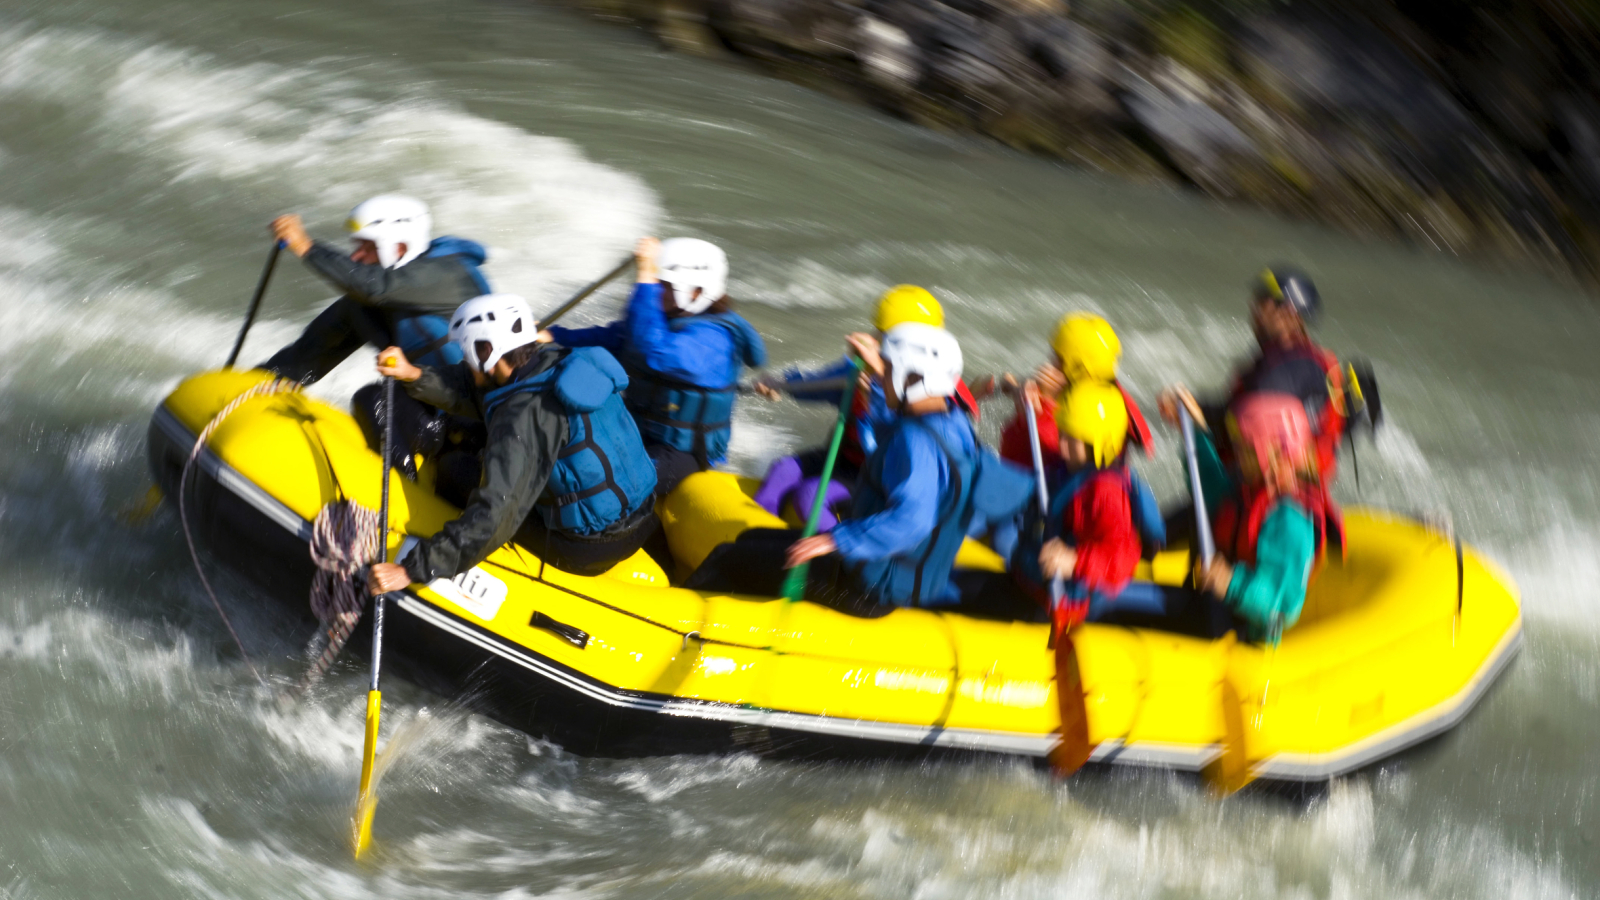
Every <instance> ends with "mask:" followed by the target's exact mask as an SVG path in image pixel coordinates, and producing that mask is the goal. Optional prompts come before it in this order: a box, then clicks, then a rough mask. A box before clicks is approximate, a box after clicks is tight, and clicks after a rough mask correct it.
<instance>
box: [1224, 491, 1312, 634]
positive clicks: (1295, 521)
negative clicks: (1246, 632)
mask: <svg viewBox="0 0 1600 900" xmlns="http://www.w3.org/2000/svg"><path fill="white" fill-rule="evenodd" d="M1316 551H1317V533H1316V528H1315V526H1313V525H1312V524H1311V517H1310V516H1309V515H1307V514H1306V511H1305V510H1303V509H1301V508H1300V506H1299V505H1298V504H1296V503H1294V502H1292V501H1288V500H1279V501H1278V502H1277V504H1276V505H1274V506H1273V507H1272V509H1271V510H1269V511H1268V512H1267V517H1266V519H1265V520H1264V521H1263V522H1262V523H1261V533H1260V534H1259V535H1258V536H1257V537H1256V563H1255V565H1253V566H1247V565H1244V564H1242V563H1241V564H1237V565H1235V566H1234V567H1233V579H1232V580H1231V581H1229V582H1228V596H1227V600H1228V605H1229V606H1231V607H1233V609H1234V611H1235V612H1237V613H1238V614H1239V615H1240V616H1242V617H1243V618H1244V619H1245V620H1246V621H1248V622H1249V623H1250V624H1251V625H1252V626H1253V628H1254V630H1255V632H1256V636H1258V637H1260V636H1265V635H1266V634H1267V633H1268V631H1269V630H1270V628H1271V626H1272V618H1273V615H1274V614H1276V615H1279V616H1281V617H1282V620H1283V627H1284V628H1285V629H1287V628H1289V627H1290V626H1291V625H1293V624H1294V623H1295V622H1296V621H1298V620H1299V619H1300V608H1301V607H1302V606H1304V605H1305V602H1306V585H1307V584H1308V583H1309V582H1310V581H1311V565H1312V563H1313V562H1315V558H1316Z"/></svg>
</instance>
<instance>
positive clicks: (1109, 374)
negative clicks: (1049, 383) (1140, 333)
mask: <svg viewBox="0 0 1600 900" xmlns="http://www.w3.org/2000/svg"><path fill="white" fill-rule="evenodd" d="M1050 346H1051V347H1054V348H1055V351H1056V352H1057V353H1059V354H1061V371H1062V373H1063V374H1065V375H1066V376H1067V381H1068V382H1074V383H1075V382H1079V381H1112V380H1114V379H1115V378H1116V377H1117V358H1118V357H1120V356H1121V355H1122V342H1121V341H1119V340H1117V333H1116V332H1115V331H1112V330H1111V324H1110V323H1109V322H1107V321H1106V320H1105V319H1102V318H1100V317H1099V316H1095V315H1090V314H1089V313H1081V312H1074V313H1067V314H1066V315H1064V316H1062V317H1061V321H1060V322H1058V323H1056V335H1055V337H1054V338H1052V339H1051V341H1050Z"/></svg>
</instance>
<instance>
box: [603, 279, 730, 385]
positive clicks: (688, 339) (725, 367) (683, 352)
mask: <svg viewBox="0 0 1600 900" xmlns="http://www.w3.org/2000/svg"><path fill="white" fill-rule="evenodd" d="M623 327H624V329H625V333H626V335H627V343H628V346H629V347H631V348H633V350H634V351H635V352H637V353H639V354H640V355H642V356H643V357H644V364H645V365H646V366H648V367H649V368H650V370H651V371H652V372H658V373H660V374H662V375H665V376H667V377H668V378H675V379H677V380H679V381H686V382H688V383H689V384H693V385H697V386H699V387H706V388H725V387H727V386H728V385H730V384H733V382H734V380H735V379H736V378H737V377H738V375H739V360H737V359H734V346H733V336H732V335H730V334H728V331H727V329H725V328H722V327H720V326H717V325H709V326H705V327H701V328H693V327H686V328H684V329H683V330H682V331H673V330H672V329H670V328H668V327H667V314H666V313H665V312H664V311H663V310H662V309H661V285H659V284H641V285H637V286H635V287H634V289H633V299H631V300H629V301H628V316H627V318H626V319H625V320H624V324H623Z"/></svg>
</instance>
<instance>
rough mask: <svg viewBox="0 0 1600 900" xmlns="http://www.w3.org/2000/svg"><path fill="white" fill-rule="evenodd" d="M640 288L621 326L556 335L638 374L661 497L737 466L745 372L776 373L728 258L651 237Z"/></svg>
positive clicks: (681, 241)
mask: <svg viewBox="0 0 1600 900" xmlns="http://www.w3.org/2000/svg"><path fill="white" fill-rule="evenodd" d="M634 256H635V258H636V260H637V262H638V273H639V281H638V284H637V285H635V286H634V289H633V297H632V298H631V299H630V300H629V301H628V310H627V313H626V314H625V315H624V316H623V318H622V320H621V321H618V322H612V323H611V324H609V325H602V326H597V327H593V328H560V327H552V328H551V329H550V330H549V332H548V334H549V335H550V337H551V338H553V339H554V340H555V341H556V342H558V343H561V344H565V345H567V346H569V347H604V348H605V349H607V350H609V351H611V352H612V353H614V354H616V356H617V358H618V359H619V360H621V361H622V364H623V366H624V367H625V368H626V369H627V370H628V378H629V380H630V385H629V388H628V392H627V396H626V399H627V404H628V409H629V411H631V412H632V413H633V415H634V417H635V418H636V419H637V420H638V422H639V429H640V431H641V432H642V433H643V434H644V439H645V446H646V448H647V449H648V450H649V453H650V457H651V459H653V460H655V463H656V474H657V477H658V479H659V486H658V488H657V489H658V491H659V492H660V494H661V495H662V496H666V495H667V494H669V493H671V492H672V489H673V488H674V487H677V485H678V482H679V481H682V480H683V479H684V478H685V477H686V476H688V475H690V474H693V473H694V472H698V471H701V470H703V469H708V468H710V467H711V466H713V465H715V464H717V463H721V462H723V461H724V460H726V459H727V457H728V440H729V438H730V436H731V434H732V421H733V403H734V400H735V399H736V398H737V397H738V389H739V371H740V370H741V369H742V368H743V367H745V366H751V367H757V366H762V365H765V364H766V361H767V348H766V344H764V343H763V342H762V340H761V335H760V334H758V333H757V332H756V330H755V328H754V327H753V326H752V325H751V324H750V323H749V322H746V321H745V320H744V318H743V317H741V316H740V315H739V314H738V313H736V312H733V311H732V310H731V309H730V308H729V304H728V297H727V282H728V257H727V255H726V254H724V253H723V252H722V249H721V248H720V247H718V246H717V245H715V244H712V243H709V242H707V241H702V240H699V239H696V238H672V239H670V240H668V241H666V242H662V241H658V240H656V239H655V238H653V237H647V238H642V239H641V240H640V241H639V244H638V246H637V248H635V251H634Z"/></svg>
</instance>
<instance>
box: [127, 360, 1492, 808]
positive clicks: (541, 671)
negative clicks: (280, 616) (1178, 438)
mask: <svg viewBox="0 0 1600 900" xmlns="http://www.w3.org/2000/svg"><path fill="white" fill-rule="evenodd" d="M266 379H267V376H266V375H265V374H263V373H261V372H259V371H255V372H229V371H224V372H213V373H207V374H202V375H198V376H195V377H193V378H190V379H189V380H187V381H185V382H184V383H183V384H181V385H180V386H179V387H178V388H177V390H175V391H174V392H173V393H172V394H171V396H169V397H168V398H167V399H166V401H165V402H164V403H163V404H162V405H161V407H160V408H159V409H157V411H156V413H155V416H154V418H153V420H152V422H151V427H150V460H151V465H152V468H153V470H154V472H155V474H156V477H157V479H158V481H159V482H160V483H161V485H162V487H163V488H164V489H165V490H166V493H167V496H168V497H172V496H173V495H174V494H175V492H176V488H177V483H178V477H179V473H180V471H181V469H182V467H183V464H184V461H185V460H186V459H187V457H188V455H189V451H190V449H191V447H192V446H193V444H194V441H195V436H196V435H197V434H198V433H199V432H200V431H201V429H202V428H204V427H205V426H206V424H207V423H208V422H209V421H211V419H212V418H213V417H214V416H215V415H216V414H217V413H218V412H219V411H220V410H222V409H223V407H224V406H226V405H227V404H228V403H229V402H230V401H231V400H233V399H234V398H235V397H237V396H238V395H239V394H241V393H242V392H243V391H245V390H246V389H247V388H249V387H251V386H253V385H256V384H258V383H260V382H262V381H264V380H266ZM379 477H380V476H379V461H378V457H377V454H375V453H373V452H371V451H370V450H369V449H368V448H367V446H366V444H365V442H364V440H363V438H362V435H361V433H360V431H359V429H358V428H357V426H356V424H355V422H354V420H352V419H351V417H350V416H349V415H347V414H346V413H344V412H342V411H339V410H336V409H333V408H331V407H329V406H327V405H325V404H323V403H320V402H318V401H316V400H313V399H310V398H308V397H306V396H304V395H302V394H299V393H289V394H279V395H274V396H268V397H262V398H259V399H253V400H250V401H247V402H245V403H243V404H241V405H240V406H239V408H238V409H237V410H236V411H234V412H233V413H232V414H231V415H230V416H229V417H228V418H227V419H226V420H225V421H223V423H222V424H221V425H220V427H218V428H217V429H216V431H215V433H214V434H213V436H212V438H211V440H210V442H209V446H208V448H207V449H206V450H205V451H204V452H203V453H202V454H201V456H200V458H199V461H198V463H197V467H196V472H195V473H194V474H193V475H192V476H191V485H190V488H189V491H188V494H187V495H186V497H185V498H184V502H185V504H186V505H187V507H188V510H189V515H190V519H191V522H192V523H193V524H194V527H195V531H196V535H197V537H198V538H199V539H200V540H202V541H204V542H205V543H206V544H207V545H208V546H209V547H210V548H211V550H212V552H213V553H214V554H215V555H217V556H218V557H220V558H222V559H223V560H224V561H226V562H229V563H230V564H233V565H235V566H236V567H238V568H240V569H242V570H244V571H245V572H246V573H247V574H250V575H252V576H253V577H255V578H257V579H258V580H260V581H261V582H262V583H263V584H265V585H266V586H268V587H269V588H271V589H273V591H274V593H276V594H279V595H281V596H283V597H284V598H285V599H286V600H288V601H290V602H291V603H292V604H294V605H295V606H296V607H297V608H299V609H301V610H304V609H305V597H306V589H307V586H308V584H309V582H310V578H311V571H312V568H311V563H310V560H309V557H308V554H307V549H306V542H307V540H308V539H309V535H310V521H311V520H312V519H313V518H314V517H315V516H316V514H317V512H318V511H319V510H320V509H321V508H322V507H323V506H324V505H325V504H327V503H329V502H331V501H334V500H338V499H345V498H348V499H350V500H353V501H355V502H358V503H361V504H363V505H365V506H368V507H371V508H374V509H375V508H377V506H378V493H379V484H378V481H379ZM428 480H429V477H428V475H427V473H426V471H425V472H424V474H423V478H422V480H421V483H420V484H414V483H411V482H409V481H406V480H405V479H402V478H400V477H399V476H398V475H396V476H395V478H394V481H393V488H392V495H393V500H392V503H393V510H392V513H391V527H392V529H393V533H392V534H391V535H390V542H389V548H390V553H391V558H394V554H395V553H397V552H398V551H399V550H400V549H401V545H402V543H403V542H404V540H405V539H406V536H407V535H428V534H431V533H433V532H434V531H435V530H437V529H438V528H439V527H440V526H441V525H442V524H443V523H444V522H446V521H447V520H449V519H450V518H451V517H452V516H454V515H455V514H456V510H455V509H454V508H452V507H450V506H449V505H447V504H446V503H445V502H444V501H442V500H440V499H438V498H437V497H435V496H434V495H433V494H432V492H431V490H430V489H429V486H428ZM658 509H659V512H660V513H661V517H662V520H663V522H664V524H665V527H666V530H667V535H668V539H669V543H670V544H671V547H672V550H673V554H674V556H675V558H676V559H677V561H678V562H679V564H680V568H681V569H682V570H685V571H686V570H689V569H692V568H693V567H694V566H696V565H698V563H699V562H700V561H701V560H703V559H704V558H705V556H706V555H707V554H708V553H710V551H711V549H712V548H714V547H715V546H717V545H718V544H721V543H723V542H725V541H729V540H732V539H733V538H734V537H735V536H736V535H737V534H738V533H739V532H741V531H742V530H744V529H746V528H749V527H764V526H773V525H777V524H778V523H777V520H775V519H773V518H772V517H771V516H769V515H768V514H767V513H766V512H765V511H763V510H762V509H761V508H760V507H758V506H756V505H755V504H754V503H753V502H751V501H750V500H749V499H748V497H747V496H746V495H745V493H744V491H743V490H741V487H740V484H739V482H738V480H737V479H736V478H735V477H734V476H732V475H728V474H722V473H703V474H701V475H697V476H694V477H692V478H691V479H689V480H687V481H685V482H684V484H683V486H682V487H681V488H680V489H679V490H678V491H676V492H675V493H674V494H673V495H672V496H671V497H669V498H667V500H665V501H664V502H663V503H661V504H660V506H659V507H658ZM1347 523H1348V557H1347V560H1346V561H1345V562H1343V563H1339V562H1337V561H1333V562H1330V563H1329V564H1328V565H1327V566H1326V567H1325V568H1324V569H1323V570H1322V571H1321V573H1320V574H1319V575H1318V577H1317V578H1316V580H1315V582H1314V583H1313V585H1312V587H1311V591H1310V595H1309V597H1308V598H1307V602H1306V606H1305V612H1304V615H1303V617H1302V618H1301V620H1300V622H1299V624H1298V625H1296V626H1295V627H1294V628H1293V629H1292V630H1290V631H1289V632H1288V633H1287V634H1285V635H1284V637H1283V641H1282V643H1281V644H1280V645H1279V646H1278V647H1277V648H1276V649H1269V648H1267V647H1264V646H1259V645H1249V644H1237V643H1234V642H1232V641H1227V640H1222V641H1210V640H1204V639H1199V638H1194V637H1188V636H1184V635H1180V634H1173V633H1168V632H1163V631H1159V630H1150V629H1140V628H1127V627H1114V626H1104V625H1086V626H1083V627H1082V628H1081V629H1080V630H1079V631H1078V632H1076V646H1077V650H1078V661H1079V666H1080V671H1081V674H1082V680H1083V686H1084V692H1085V694H1086V709H1087V716H1088V725H1089V738H1090V741H1091V742H1092V743H1093V745H1094V751H1093V756H1092V759H1093V760H1096V761H1100V762H1105V763H1117V764H1132V765H1153V766H1166V767H1173V768H1179V769H1188V770H1196V769H1200V768H1201V767H1203V766H1205V765H1206V764H1207V763H1208V762H1210V761H1212V760H1213V759H1214V758H1216V757H1217V755H1218V754H1219V752H1220V750H1219V748H1220V747H1221V745H1222V742H1223V740H1224V734H1225V733H1227V731H1228V728H1229V723H1230V722H1232V723H1233V727H1234V729H1235V730H1236V731H1237V729H1238V727H1239V723H1242V724H1243V726H1244V729H1243V733H1244V738H1243V747H1242V750H1243V752H1244V755H1245V758H1246V759H1247V760H1248V763H1249V765H1250V767H1251V770H1252V772H1253V774H1254V775H1255V776H1257V777H1263V778H1270V779H1279V780H1302V781H1303V780H1320V779H1326V778H1329V777H1331V776H1334V775H1338V774H1340V773H1343V772H1348V771H1351V770H1353V769H1356V768H1358V767H1360V766H1363V765H1366V764H1368V763H1371V762H1373V761H1375V760H1378V759H1381V758H1383V757H1385V756H1388V755H1390V754H1393V753H1395V752H1397V751H1399V750H1401V749H1402V748H1405V747H1407V746H1410V745H1412V744H1415V743H1417V742H1419V741H1422V740H1424V739H1426V738H1429V737H1431V736H1434V735H1437V734H1439V733H1440V732H1442V731H1444V730H1446V729H1448V728H1450V727H1451V726H1453V725H1454V724H1455V723H1457V722H1459V721H1460V720H1461V718H1462V717H1463V716H1464V715H1465V714H1466V713H1467V712H1468V711H1469V710H1470V709H1471V708H1472V706H1473V704H1474V703H1475V702H1476V701H1477V700H1478V698H1479V697H1481V696H1482V695H1483V693H1484V691H1485V690H1486V689H1487V688H1488V686H1489V685H1490V683H1491V682H1493V680H1494V679H1495V676H1496V675H1497V674H1498V673H1499V672H1500V670H1501V668H1502V667H1503V666H1504V665H1505V664H1506V662H1507V661H1508V660H1509V659H1510V658H1511V656H1512V655H1513V653H1514V651H1515V649H1516V647H1517V643H1518V639H1519V637H1520V634H1521V613H1520V609H1519V602H1518V599H1517V596H1516V592H1515V588H1514V587H1513V586H1512V584H1511V582H1510V579H1509V578H1508V577H1507V576H1506V575H1505V574H1504V573H1503V572H1501V571H1499V570H1498V569H1496V568H1495V567H1494V566H1493V565H1492V564H1490V563H1489V562H1488V561H1487V560H1485V559H1483V558H1482V557H1481V556H1479V555H1478V554H1477V553H1475V552H1473V551H1472V550H1471V549H1467V550H1465V551H1464V552H1463V553H1461V555H1460V556H1458V552H1457V548H1456V547H1455V546H1454V545H1452V543H1451V542H1450V541H1449V540H1447V539H1445V538H1443V537H1441V536H1440V535H1439V534H1437V533H1435V532H1432V531H1430V530H1428V529H1427V528H1425V527H1423V526H1421V525H1420V524H1418V523H1416V522H1414V521H1410V520H1407V519H1404V518H1401V517H1398V516H1394V515H1391V514H1388V513H1384V512H1379V511H1374V510H1350V511H1348V514H1347ZM986 554H987V556H986ZM996 563H997V560H996V559H995V558H994V557H993V554H992V553H987V551H985V550H984V549H983V548H981V547H975V546H974V547H969V548H968V550H967V551H966V552H964V554H963V558H962V562H961V564H963V565H968V566H993V565H995V564H996ZM1184 567H1185V562H1184V560H1183V559H1182V557H1181V555H1180V556H1171V555H1164V556H1162V557H1158V559H1157V562H1156V565H1155V571H1154V572H1153V573H1150V572H1148V571H1147V573H1146V574H1147V576H1148V575H1151V574H1153V575H1154V576H1155V577H1156V578H1157V579H1158V580H1176V579H1178V578H1181V573H1182V571H1183V569H1184ZM1458 571H1459V573H1460V576H1459V580H1458ZM389 623H390V624H389V625H388V628H389V629H390V631H389V632H387V633H386V650H385V659H386V667H387V666H389V665H391V664H390V663H388V662H387V660H389V659H391V658H392V659H394V660H395V663H394V665H397V666H398V667H399V668H400V669H401V674H402V675H404V676H405V677H408V678H410V679H412V680H414V681H417V682H418V683H421V684H423V685H424V686H427V687H430V688H432V689H435V690H439V691H441V692H444V693H446V694H448V695H451V696H462V695H465V696H468V697H470V698H471V699H472V700H473V702H475V703H477V704H478V705H479V706H480V707H482V708H484V709H486V710H487V711H489V712H490V713H491V714H493V715H496V716H497V717H499V718H501V719H503V720H505V721H506V722H508V723H510V724H512V725H514V726H516V727H520V728H523V729H525V730H528V731H530V732H532V733H535V734H540V735H545V736H549V737H552V738H553V739H556V740H558V741H561V742H562V743H563V744H564V745H566V746H568V747H570V748H571V749H574V750H576V751H578V752H584V753H599V754H653V753H668V752H682V751H685V750H689V751H699V750H717V749H727V748H730V747H741V746H742V747H754V748H768V747H772V748H779V749H782V748H784V747H785V746H787V745H789V744H791V743H793V744H800V745H803V746H804V747H805V749H806V752H815V751H816V750H817V749H818V748H819V745H824V746H826V747H830V748H831V750H833V751H837V752H843V753H850V752H858V751H866V752H873V753H882V752H885V751H891V752H892V751H896V750H903V751H912V752H923V751H925V750H928V749H931V748H959V749H966V750H974V751H993V752H1000V753H1012V754H1024V755H1030V756H1043V755H1045V754H1046V753H1047V752H1048V751H1049V750H1050V748H1051V747H1052V746H1053V745H1054V744H1055V742H1056V740H1057V737H1056V732H1057V729H1058V726H1059V714H1058V711H1057V704H1056V699H1055V683H1054V677H1053V676H1054V661H1053V653H1052V652H1051V651H1049V650H1047V649H1046V638H1047V635H1046V628H1045V626H1044V625H1042V624H1035V623H1024V622H1007V621H994V620H984V619H977V618H971V617H968V616H963V615H959V614H954V613H943V612H932V611H927V610H920V609H902V610H896V611H894V612H892V613H890V614H888V615H884V616H881V617H878V618H858V617H853V616H850V615H846V614H844V613H841V612H837V611H834V610H831V609H828V608H826V607H823V606H820V605H816V604H813V603H808V602H801V603H786V602H783V601H781V600H776V599H772V598H763V597H740V596H722V595H710V594H703V593H697V592H695V591H690V590H685V589H681V588H674V587H672V586H671V584H670V583H669V578H668V575H667V573H664V572H662V570H661V569H660V568H659V567H658V566H656V564H655V563H654V562H653V561H652V560H651V559H650V558H649V557H648V556H647V555H646V554H644V553H642V552H641V553H639V554H638V555H637V556H636V557H635V558H633V559H631V560H628V561H627V562H625V563H623V564H621V565H619V566H617V567H616V568H615V569H614V570H613V571H611V572H609V573H607V574H606V575H603V576H599V577H593V578H585V577H578V576H574V575H570V574H567V573H565V572H561V571H558V570H556V569H555V568H553V567H549V566H545V565H543V564H542V563H541V562H540V561H539V560H538V559H537V558H536V557H534V555H533V554H531V553H529V552H528V551H527V550H525V549H523V548H520V547H518V546H515V545H507V546H505V547H502V548H500V549H499V550H497V551H495V553H494V554H493V555H491V556H490V557H489V559H488V560H486V561H485V562H484V563H483V564H482V565H481V566H479V567H478V568H477V569H475V570H474V571H473V572H471V573H468V575H467V576H464V577H463V578H461V579H457V580H456V581H454V582H451V581H443V580H441V581H436V582H434V583H433V584H429V585H412V586H411V588H410V589H409V590H407V591H406V592H405V593H404V595H403V596H402V597H401V598H400V599H399V600H398V601H397V602H395V603H393V604H392V605H391V606H390V617H389ZM352 646H356V647H360V646H362V642H361V641H359V640H357V641H354V642H353V643H352ZM1225 685H1226V686H1227V687H1228V689H1227V690H1225V689H1224V686H1225ZM1224 698H1227V699H1226V700H1225V699H1224ZM1235 743H1237V739H1235Z"/></svg>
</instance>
